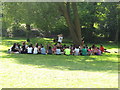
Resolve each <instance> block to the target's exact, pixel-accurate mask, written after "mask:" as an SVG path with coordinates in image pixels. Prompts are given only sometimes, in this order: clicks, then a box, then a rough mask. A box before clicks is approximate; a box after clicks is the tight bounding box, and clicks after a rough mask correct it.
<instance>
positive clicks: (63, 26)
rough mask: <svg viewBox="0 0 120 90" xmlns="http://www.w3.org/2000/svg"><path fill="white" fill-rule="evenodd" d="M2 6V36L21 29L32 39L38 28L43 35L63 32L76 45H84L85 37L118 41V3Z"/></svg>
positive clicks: (52, 3)
mask: <svg viewBox="0 0 120 90" xmlns="http://www.w3.org/2000/svg"><path fill="white" fill-rule="evenodd" d="M2 7H3V10H2V16H3V17H2V23H3V26H2V31H3V36H4V32H6V33H10V32H9V31H10V30H11V32H14V31H16V32H17V30H19V31H20V30H21V31H24V32H25V33H26V35H25V34H23V35H21V36H24V37H26V36H27V38H29V37H30V35H31V29H32V28H37V29H38V30H39V33H42V34H43V36H44V37H47V36H51V35H54V34H55V35H56V34H60V33H63V35H64V37H66V38H72V40H73V43H74V44H82V38H83V37H84V40H85V41H87V42H91V43H92V42H100V41H104V40H112V41H117V40H118V33H119V22H118V21H119V20H120V15H119V14H120V10H119V9H120V5H119V4H118V3H117V2H77V3H76V2H59V3H58V2H57V3H54V2H51V3H50V2H4V3H3V6H2ZM23 24H25V27H24V30H23V28H21V26H22V25H23ZM21 33H22V32H21ZM12 34H13V33H12Z"/></svg>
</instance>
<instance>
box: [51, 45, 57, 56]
mask: <svg viewBox="0 0 120 90" xmlns="http://www.w3.org/2000/svg"><path fill="white" fill-rule="evenodd" d="M56 49H57V47H56V44H54V45H53V48H52V52H53V54H55V52H56Z"/></svg>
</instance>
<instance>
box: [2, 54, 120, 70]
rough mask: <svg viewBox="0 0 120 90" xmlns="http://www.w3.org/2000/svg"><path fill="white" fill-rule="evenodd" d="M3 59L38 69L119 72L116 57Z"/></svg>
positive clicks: (10, 56)
mask: <svg viewBox="0 0 120 90" xmlns="http://www.w3.org/2000/svg"><path fill="white" fill-rule="evenodd" d="M2 58H13V59H14V60H15V62H16V63H19V64H27V65H35V66H36V67H38V68H51V69H59V70H84V71H109V70H111V71H117V70H118V62H117V60H115V59H117V57H116V55H112V54H110V55H108V56H107V55H103V56H65V55H58V56H57V55H33V54H32V55H28V54H7V55H6V56H3V57H2Z"/></svg>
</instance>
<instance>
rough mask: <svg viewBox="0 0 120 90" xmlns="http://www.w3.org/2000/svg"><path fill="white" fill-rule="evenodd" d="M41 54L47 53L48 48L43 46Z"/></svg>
mask: <svg viewBox="0 0 120 90" xmlns="http://www.w3.org/2000/svg"><path fill="white" fill-rule="evenodd" d="M41 54H42V55H46V49H45V48H44V46H42V47H41Z"/></svg>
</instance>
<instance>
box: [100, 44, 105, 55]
mask: <svg viewBox="0 0 120 90" xmlns="http://www.w3.org/2000/svg"><path fill="white" fill-rule="evenodd" d="M100 50H101V53H103V52H104V47H103V45H100Z"/></svg>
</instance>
